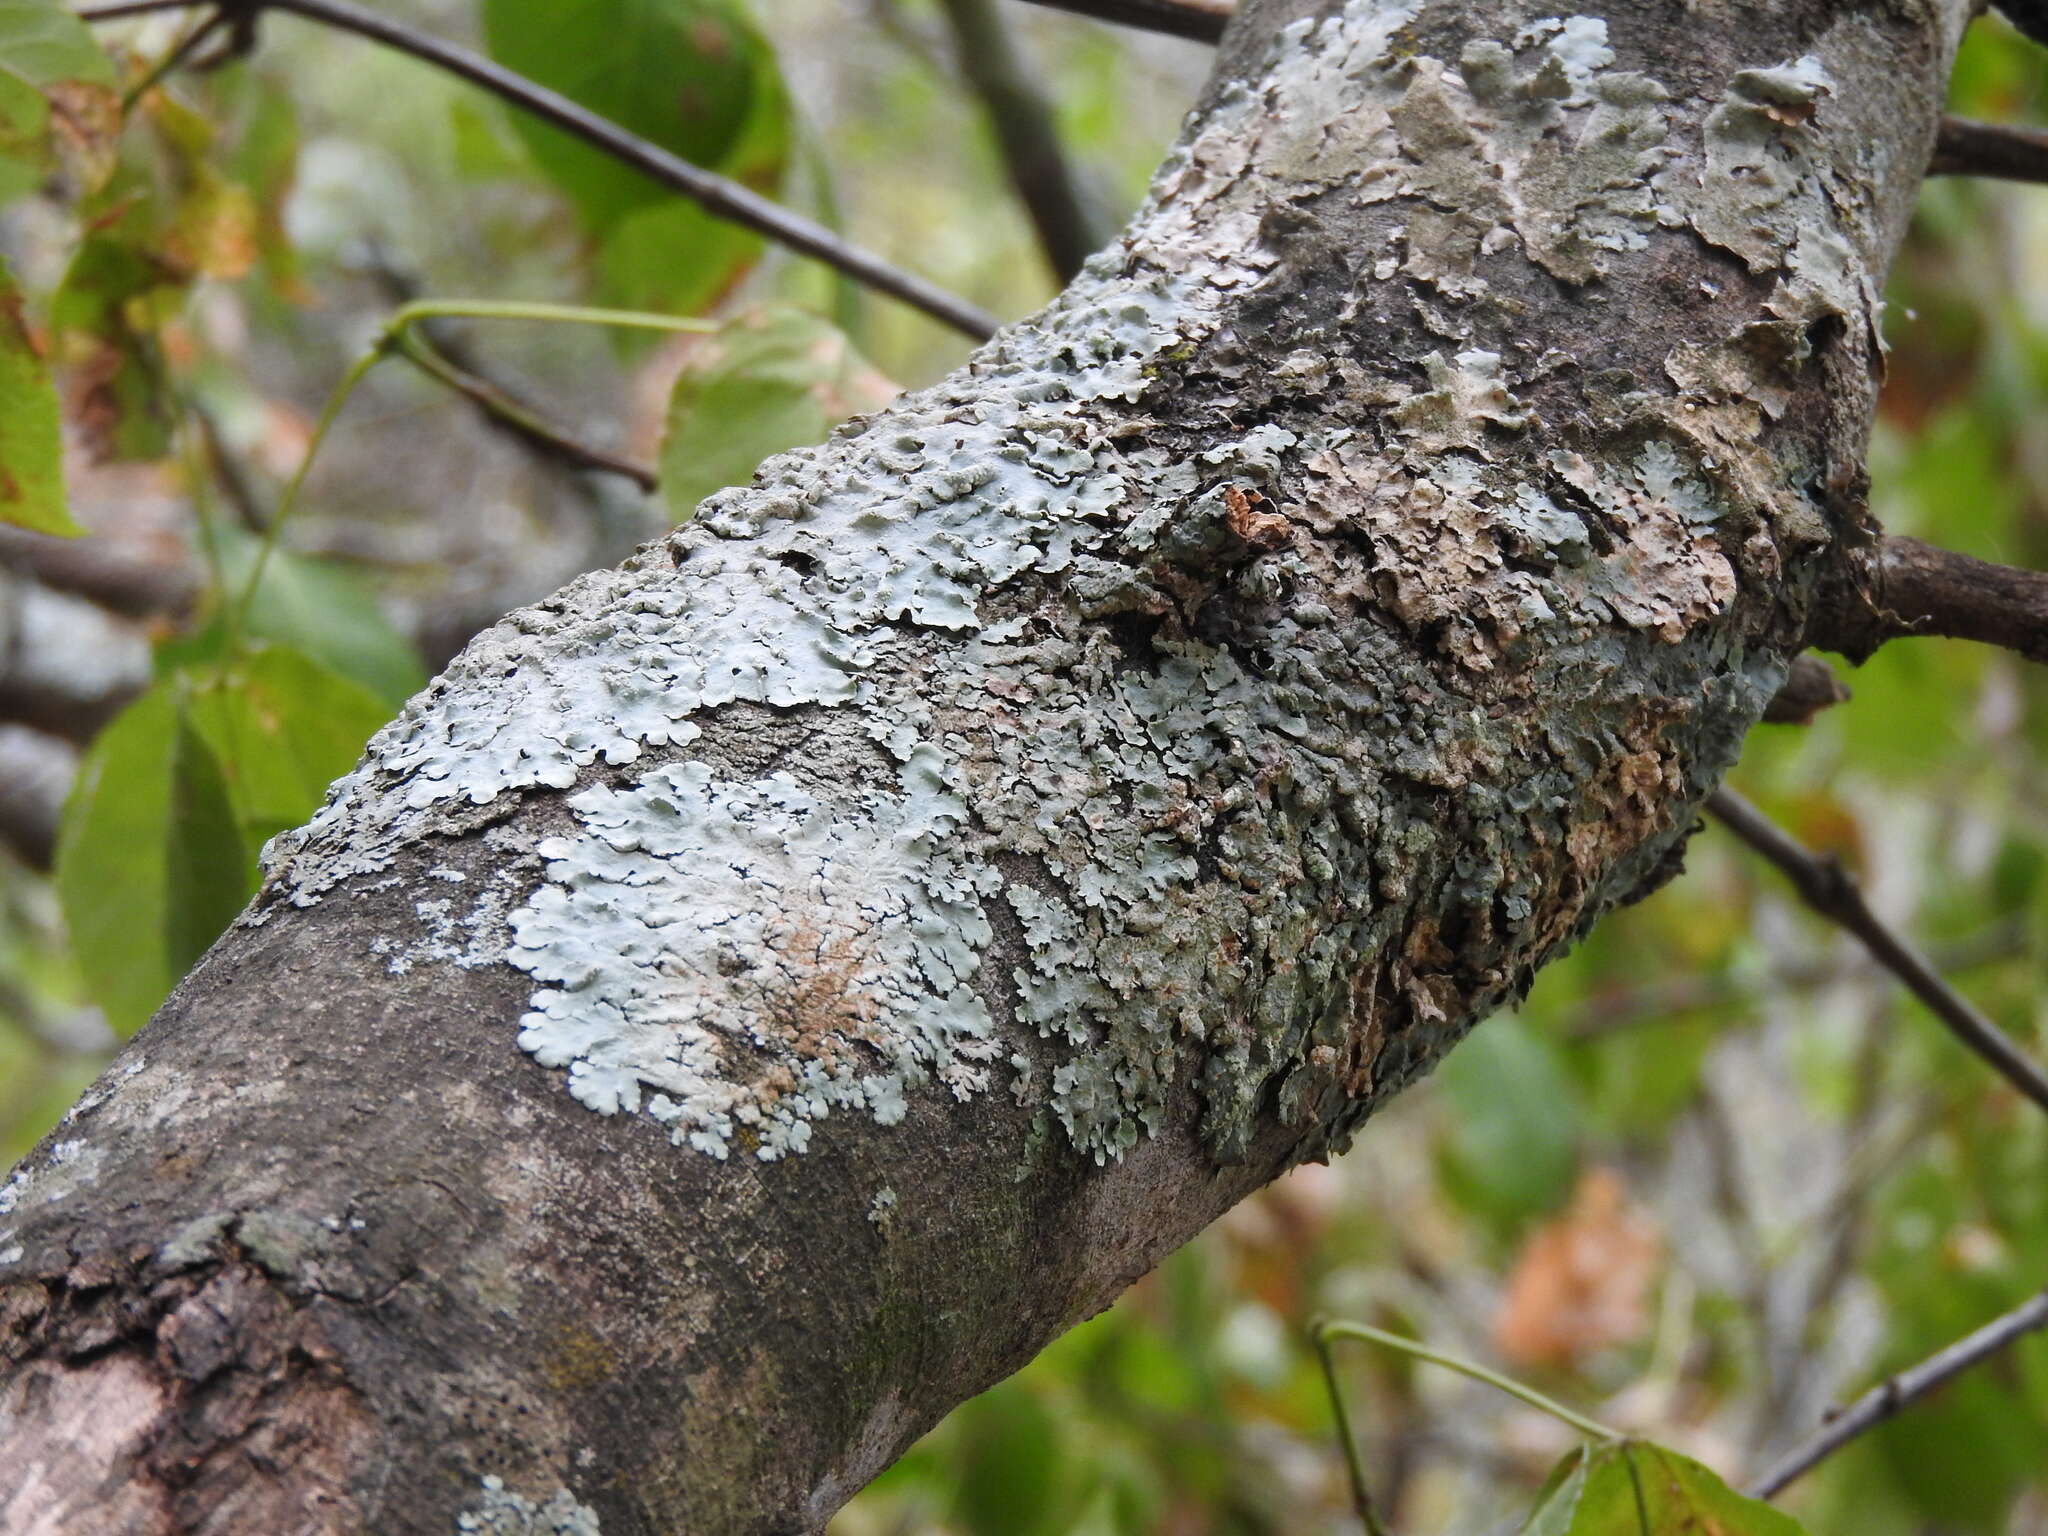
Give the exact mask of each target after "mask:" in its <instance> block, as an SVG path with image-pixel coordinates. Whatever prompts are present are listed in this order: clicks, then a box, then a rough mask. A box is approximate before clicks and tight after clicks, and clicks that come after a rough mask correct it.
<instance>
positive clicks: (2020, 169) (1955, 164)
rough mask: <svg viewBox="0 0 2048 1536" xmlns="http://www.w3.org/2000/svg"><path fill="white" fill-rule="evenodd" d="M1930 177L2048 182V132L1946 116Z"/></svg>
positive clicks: (1935, 148)
mask: <svg viewBox="0 0 2048 1536" xmlns="http://www.w3.org/2000/svg"><path fill="white" fill-rule="evenodd" d="M1927 174H1928V175H1930V176H1991V177H1995V178H1997V179H1998V180H2001V181H2043V182H2048V133H2043V132H2042V131H2041V130H2040V129H2038V128H2016V127H2014V126H2013V125H2012V124H2011V123H1983V122H1978V121H1977V120H1976V119H1975V118H1969V117H1945V118H1943V119H1942V120H1941V131H1940V133H1939V134H1938V135H1937V137H1936V138H1935V141H1934V158H1933V159H1932V160H1930V161H1928V162H1927Z"/></svg>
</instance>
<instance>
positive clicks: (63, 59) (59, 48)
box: [0, 0, 114, 87]
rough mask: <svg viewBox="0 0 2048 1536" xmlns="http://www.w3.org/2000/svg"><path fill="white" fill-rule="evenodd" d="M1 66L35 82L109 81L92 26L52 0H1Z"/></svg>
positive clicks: (111, 77) (110, 67) (110, 68)
mask: <svg viewBox="0 0 2048 1536" xmlns="http://www.w3.org/2000/svg"><path fill="white" fill-rule="evenodd" d="M0 66H4V67H6V68H7V69H10V70H12V71H13V72H14V73H15V74H17V75H20V76H21V77H22V79H24V80H26V81H28V82H29V83H30V84H31V85H35V86H51V85H59V84H62V83H63V82H65V81H70V80H76V81H81V82H84V83H86V84H89V85H103V86H108V87H112V85H113V83H114V66H113V65H112V64H111V63H109V62H108V60H107V56H106V54H105V53H103V52H101V50H100V45H99V44H98V43H96V42H94V41H93V38H92V29H91V28H89V27H88V26H86V24H85V23H84V22H82V21H80V20H79V19H78V18H77V17H76V16H74V15H72V14H71V12H70V11H69V10H67V9H66V8H65V7H63V6H61V5H59V4H57V3H56V0H0Z"/></svg>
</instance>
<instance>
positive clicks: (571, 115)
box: [78, 0, 996, 340]
mask: <svg viewBox="0 0 2048 1536" xmlns="http://www.w3.org/2000/svg"><path fill="white" fill-rule="evenodd" d="M204 3H206V0H120V3H117V4H112V5H95V6H87V7H85V8H83V9H81V10H80V11H79V13H78V14H79V15H80V16H81V17H83V18H84V19H85V20H87V21H119V20H123V19H125V18H128V17H132V16H145V15H151V14H155V13H157V12H161V11H175V10H188V9H191V8H192V7H193V6H196V5H201V4H204ZM221 9H223V10H226V11H229V12H232V13H235V14H237V15H240V16H250V15H258V14H261V13H262V12H264V11H284V12H287V13H289V14H291V15H294V16H299V17H303V18H304V19H306V20H308V21H317V22H319V23H320V24H321V25H323V26H327V27H332V28H334V29H335V30H337V31H341V32H351V33H354V34H355V35H356V36H358V37H365V38H368V39H370V40H371V41H373V42H377V43H382V44H383V45H384V46H385V47H387V48H393V49H396V50H397V51H399V52H401V53H406V54H410V55H411V56H412V57H414V58H416V59H421V60H423V61H425V62H426V63H429V64H432V65H434V66H435V67H436V68H438V69H443V70H446V71H448V72H449V73H450V74H453V75H457V76H460V77H461V78H462V79H464V80H467V81H469V82H470V83H471V84H472V85H477V86H481V87H482V88H483V89H485V90H487V91H490V92H491V93H492V94H494V95H496V96H498V97H500V98H502V99H503V100H505V101H508V102H511V103H512V104H513V105H514V106H517V107H519V108H520V109H522V110H523V111H526V112H530V113H532V114H533V115H534V116H535V117H537V118H540V119H542V120H543V121H545V122H548V123H550V124H552V125H553V126H555V127H557V128H559V129H561V130H562V131H563V132H565V133H570V134H574V135H575V136H576V137H577V138H579V139H582V140H583V141H584V142H585V143H586V144H590V145H592V146H594V147H595V148H597V149H600V150H602V151H604V152H605V153H606V154H608V155H611V156H612V157H613V158H615V159H617V160H619V161H621V162H623V163H624V164H627V165H630V166H632V167H633V168H634V169H635V170H637V171H640V172H642V173H643V174H645V175H647V176H650V177H652V178H653V179H654V180H655V181H657V182H660V183H661V184H662V185H663V186H666V187H669V188H671V189H672V190H674V191H677V192H680V193H682V194H683V195H684V196H685V197H688V198H691V199H693V200H694V201H696V202H697V203H699V204H700V205H702V206H703V207H704V208H705V209H706V210H707V211H708V212H710V213H713V214H715V215H717V216H718V217H719V218H722V219H728V220H730V221H731V222H733V223H735V224H740V225H743V226H745V227H746V228H748V229H751V230H754V231H756V232H757V233H759V234H762V235H765V236H767V237H768V238H769V239H771V240H775V241H778V242H780V243H781V244H783V245H785V246H787V247H789V248H790V249H791V250H794V251H798V252H801V253H802V254H804V255H806V256H811V257H815V258H816V259H817V260H819V261H822V262H824V263H825V264H826V265H827V266H830V267H834V268H837V269H838V270H839V271H841V272H843V273H845V274H846V275H847V276H848V277H851V278H854V279H855V280H857V281H859V282H861V283H865V284H866V285H867V286H868V287H870V288H873V289H874V290H875V291H876V292H878V293H886V294H888V295H889V296H890V297H892V298H896V299H901V300H902V301H903V302H904V303H906V304H908V305H910V306H912V307H913V308H915V309H920V310H923V311H924V312H925V313H926V314H928V315H930V316H932V318H934V319H936V320H939V321H942V322H943V323H945V324H947V325H950V326H952V327H953V328H954V329H955V330H957V331H960V332H962V333H963V334H965V335H968V336H972V337H974V338H976V339H977V340H980V339H983V338H986V337H988V336H990V335H992V334H994V332H995V329H996V321H995V317H994V316H992V315H989V314H987V313H986V312H984V311H982V310H980V309H977V308H976V307H975V306H974V305H972V304H969V303H967V302H965V301H964V300H962V299H959V298H956V297H954V296H953V295H952V294H950V293H946V292H945V291H943V290H942V289H940V288H938V287H936V286H934V285H933V284H931V283H928V282H926V281H925V280H924V279H923V278H921V277H918V276H916V275H915V274H913V273H910V272H905V271H903V270H902V269H901V268H899V267H896V266H894V265H892V264H891V263H889V262H886V261H884V260H882V258H881V257H879V256H876V255H873V254H871V253H870V252H867V251H863V250H859V249H857V248H855V247H854V246H852V245H849V244H847V242H846V241H844V240H842V239H840V238H839V236H837V235H836V234H834V233H833V232H832V231H831V230H829V229H827V228H826V227H825V226H824V225H822V224H819V223H817V222H816V221H815V220H812V219H808V218H805V217H804V216H803V215H802V214H800V213H795V212H792V211H791V210H789V209H787V208H784V207H782V206H781V205H780V204H778V203H775V202H772V201H770V200H769V199H768V198H765V197H763V196H761V195H760V194H759V193H758V192H755V191H753V190H751V189H750V188H747V187H744V186H741V185H740V184H739V183H738V182H736V181H730V180H728V179H727V178H725V177H723V176H720V175H717V174H716V173H714V172H711V171H707V170H705V169H704V168H703V167H702V166H697V165H692V164H691V163H690V162H689V161H687V160H685V159H683V158H682V157H681V156H679V155H674V154H671V153H669V151H667V150H665V149H663V148H661V147H660V146H659V145H656V144H651V143H649V142H648V141H647V140H646V139H643V138H641V137H639V136H638V135H637V134H632V133H628V132H627V131H626V130H625V129H623V128H621V127H619V126H618V125H617V124H616V123H612V122H609V121H607V120H606V119H604V118H602V117H599V116H598V115H597V114H596V113H595V112H592V111H590V110H589V109H587V108H585V107H582V106H579V105H578V104H577V103H576V102H573V101H571V100H570V99H569V98H568V97H566V96H564V95H562V94H561V93H560V92H557V91H551V90H549V89H548V88H547V87H545V86H542V85H537V84H535V83H534V82H533V81H531V80H529V79H527V78H526V77H525V76H524V75H520V74H516V73H514V72H513V71H512V70H509V69H506V68H505V67H504V66H503V65H501V64H498V63H496V62H494V61H493V60H490V59H487V58H485V57H484V56H483V55H481V54H478V53H472V52H471V51H470V50H469V49H467V48H458V47H456V46H455V45H454V44H453V43H448V42H444V41H442V40H441V39H440V38H437V37H431V36H429V35H428V34H426V33H424V32H418V31H415V30H413V29H412V28H410V27H407V26H402V25H400V24H399V23H397V22H395V21H391V20H390V19H388V18H386V17H383V16H379V15H377V14H376V13H375V12H373V11H367V10H364V9H362V8H361V7H359V6H355V5H350V4H348V3H346V0H230V3H226V4H223V5H222V6H221Z"/></svg>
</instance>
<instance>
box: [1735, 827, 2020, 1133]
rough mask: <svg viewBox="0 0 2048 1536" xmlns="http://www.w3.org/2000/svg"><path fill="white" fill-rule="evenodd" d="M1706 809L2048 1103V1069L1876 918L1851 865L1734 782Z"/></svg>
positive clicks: (2011, 1077)
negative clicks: (1810, 846) (1803, 840)
mask: <svg viewBox="0 0 2048 1536" xmlns="http://www.w3.org/2000/svg"><path fill="white" fill-rule="evenodd" d="M1707 809H1708V810H1710V811H1712V812H1713V813H1714V815H1715V816H1716V817H1717V818H1718V819H1719V820H1720V821H1721V822H1722V823H1723V824H1724V825H1726V826H1727V828H1728V829H1729V830H1730V831H1731V832H1733V833H1734V834H1735V835H1736V836H1737V837H1739V838H1741V839H1742V840H1743V841H1744V842H1745V843H1747V844H1749V846H1750V847H1752V848H1754V849H1755V850H1756V851H1757V852H1758V853H1760V854H1762V855H1763V856H1764V857H1765V858H1766V859H1768V860H1770V861H1771V863H1773V864H1775V865H1777V866H1778V869H1779V870H1780V871H1781V872H1782V873H1783V874H1784V875H1785V877H1786V878H1787V879H1788V880H1790V881H1791V882H1792V884H1793V886H1794V888H1795V889H1796V890H1797V891H1798V892H1799V895H1800V897H1801V898H1802V899H1803V900H1804V901H1805V902H1806V904H1807V905H1808V906H1809V907H1811V908H1813V910H1814V911H1816V912H1818V913H1820V914H1821V916H1823V917H1826V918H1828V919H1830V920H1832V921H1834V922H1836V923H1839V924H1841V926H1842V927H1844V928H1846V929H1848V930H1849V932H1851V933H1853V934H1854V935H1855V936H1856V937H1857V938H1858V939H1860V940H1862V941H1863V944H1864V947H1865V948H1867V949H1868V950H1869V951H1870V952H1871V954H1873V955H1874V956H1876V957H1877V960H1878V963H1879V964H1880V965H1882V966H1884V968H1885V969H1886V970H1888V971H1890V972H1891V973H1892V974H1893V975H1895V976H1897V977H1898V978H1899V980H1900V981H1902V982H1903V983H1905V986H1906V989H1907V990H1908V991H1909V992H1911V993H1912V994H1913V995H1914V996H1915V997H1917V998H1918V999H1919V1000H1920V1001H1921V1003H1922V1004H1924V1005H1925V1006H1926V1008H1927V1010H1928V1011H1929V1012H1930V1013H1932V1014H1933V1015H1934V1016H1935V1017H1936V1018H1938V1019H1940V1020H1941V1022H1942V1023H1943V1024H1945V1025H1947V1026H1948V1029H1949V1031H1950V1033H1952V1034H1953V1035H1955V1037H1956V1038H1957V1039H1958V1040H1960V1041H1962V1043H1963V1044H1964V1045H1966V1046H1968V1047H1969V1048H1970V1049H1971V1050H1973V1051H1975V1052H1976V1053H1977V1054H1978V1055H1979V1056H1981V1057H1982V1058H1983V1059H1984V1060H1985V1061H1986V1062H1988V1063H1990V1065H1991V1067H1992V1068H1993V1069H1994V1070H1995V1071H1997V1072H1998V1073H1999V1074H2000V1075H2001V1076H2002V1077H2004V1078H2005V1079H2006V1081H2007V1082H2009V1083H2011V1084H2012V1085H2013V1087H2015V1088H2017V1089H2018V1090H2019V1091H2020V1092H2021V1093H2022V1094H2024V1095H2026V1097H2027V1098H2029V1099H2031V1100H2033V1101H2034V1103H2035V1104H2037V1105H2038V1106H2040V1107H2041V1108H2042V1109H2044V1110H2048V1075H2044V1074H2043V1073H2042V1071H2041V1069H2040V1068H2039V1067H2037V1066H2036V1065H2035V1064H2034V1063H2033V1062H2032V1061H2031V1060H2029V1059H2028V1058H2027V1056H2026V1055H2025V1054H2024V1053H2023V1052H2022V1051H2021V1050H2020V1048H2019V1047H2018V1046H2017V1045H2015V1044H2013V1042H2012V1040H2011V1039H2010V1038H2009V1037H2008V1036H2007V1035H2006V1033H2005V1031H2003V1030H2001V1029H2000V1028H1999V1027H1998V1026H1997V1025H1996V1024H1994V1023H1992V1022H1991V1020H1990V1019H1988V1018H1986V1017H1985V1016H1984V1015H1983V1014H1982V1013H1980V1012H1979V1011H1978V1010H1977V1009H1976V1008H1974V1007H1972V1006H1971V1004H1970V1003H1969V1001H1968V1000H1967V999H1965V998H1964V997H1963V995H1962V994H1961V993H1960V992H1958V991H1956V990H1955V988H1953V987H1951V986H1950V985H1949V984H1948V983H1947V982H1946V981H1944V980H1942V978H1941V975H1940V973H1939V972H1937V971H1936V970H1935V969H1934V967H1933V966H1931V965H1929V964H1928V963H1927V959H1926V957H1925V956H1924V955H1922V954H1921V953H1920V952H1919V951H1918V950H1916V949H1914V948H1913V947H1912V945H1910V944H1908V943H1907V942H1906V941H1905V940H1904V939H1903V938H1901V937H1900V936H1899V935H1898V934H1896V933H1894V932H1893V931H1892V930H1891V929H1890V928H1888V927H1886V926H1885V924H1884V923H1883V922H1881V921H1879V919H1878V917H1877V915H1876V914H1875V913H1873V912H1872V911H1871V910H1870V906H1869V904H1868V903H1867V902H1865V901H1864V899H1863V892H1862V891H1861V890H1859V889H1858V888H1857V886H1856V882H1855V881H1854V880H1852V879H1850V878H1849V875H1848V872H1847V871H1846V870H1844V869H1843V868H1842V866H1841V865H1840V864H1839V863H1837V862H1836V861H1835V860H1833V859H1829V858H1821V857H1819V856H1818V855H1816V854H1813V853H1810V852H1808V851H1807V850H1806V849H1805V848H1802V847H1801V846H1800V845H1799V844H1798V843H1796V842H1794V841H1793V840H1792V839H1791V838H1790V837H1788V836H1786V835H1785V833H1784V832H1783V831H1782V830H1780V829H1779V827H1778V826H1777V825H1776V824H1775V823H1774V822H1772V821H1771V819H1770V818H1769V817H1767V816H1765V815H1764V814H1763V813H1762V812H1761V811H1759V810H1757V808H1756V807H1755V806H1753V805H1751V804H1750V803H1749V802H1748V801H1747V800H1745V799H1743V798H1742V797H1741V796H1740V795H1738V794H1736V793H1735V792H1734V791H1733V790H1729V789H1717V790H1715V791H1714V793H1713V794H1712V795H1710V796H1708V797H1707Z"/></svg>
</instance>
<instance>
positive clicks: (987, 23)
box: [944, 0, 1109, 283]
mask: <svg viewBox="0 0 2048 1536" xmlns="http://www.w3.org/2000/svg"><path fill="white" fill-rule="evenodd" d="M944 9H945V12H946V19H947V20H948V21H949V22H950V23H951V24H952V27H953V39H954V42H955V43H956V44H957V45H958V46H957V48H956V49H955V51H956V52H957V53H958V55H959V59H960V72H961V73H962V74H963V75H965V76H966V77H967V83H968V84H969V85H971V86H973V87H974V91H975V94H976V95H978V96H979V97H980V98H981V103H982V105H983V106H984V107H985V108H987V109H988V118H989V124H990V126H991V127H993V128H994V129H995V134H996V143H997V144H998V145H999V146H1000V147H1001V149H1002V152H1003V165H1004V168H1005V169H1006V170H1007V171H1008V172H1009V176H1010V185H1011V186H1012V187H1014V188H1015V189H1016V191H1017V197H1018V199H1019V201H1021V202H1022V203H1023V204H1024V209H1025V211H1026V212H1027V213H1029V214H1030V215H1031V223H1032V227H1033V228H1035V229H1036V230H1037V231H1038V243H1039V244H1040V245H1041V246H1043V247H1044V249H1045V257H1046V260H1047V261H1048V262H1050V263H1051V264H1052V269H1053V273H1054V275H1055V276H1057V277H1058V278H1059V280H1060V281H1061V282H1062V283H1065V282H1069V281H1071V280H1072V278H1073V276H1074V274H1075V273H1076V272H1079V271H1080V270H1081V263H1082V262H1084V261H1086V260H1087V259H1088V257H1089V256H1090V255H1091V254H1093V253H1094V251H1095V249H1096V247H1098V246H1100V245H1101V244H1103V242H1104V241H1106V240H1107V239H1108V238H1109V231H1108V230H1106V229H1103V228H1102V227H1100V225H1099V223H1098V222H1097V220H1096V218H1095V216H1094V212H1093V210H1092V209H1091V208H1090V207H1089V206H1088V200H1087V198H1086V197H1085V196H1084V195H1083V194H1082V191H1081V188H1080V186H1079V185H1078V183H1076V181H1075V180H1074V175H1073V171H1072V169H1071V168H1070V167H1069V165H1068V163H1067V157H1066V155H1065V154H1064V153H1062V152H1061V149H1060V141H1059V133H1058V131H1057V130H1056V129H1055V128H1054V126H1053V120H1052V109H1051V108H1050V107H1048V106H1047V105H1046V101H1045V98H1044V96H1043V95H1041V94H1040V93H1039V90H1038V86H1037V84H1036V83H1035V82H1034V81H1033V80H1032V78H1031V71H1030V70H1029V69H1028V68H1027V67H1026V65H1025V63H1024V60H1023V58H1022V57H1021V56H1020V55H1019V54H1018V52H1017V45H1016V42H1015V40H1014V39H1013V38H1012V37H1011V36H1010V29H1009V28H1008V27H1006V26H1005V25H1003V19H1002V17H1001V16H1000V15H998V14H997V13H996V7H995V0H944Z"/></svg>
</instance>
